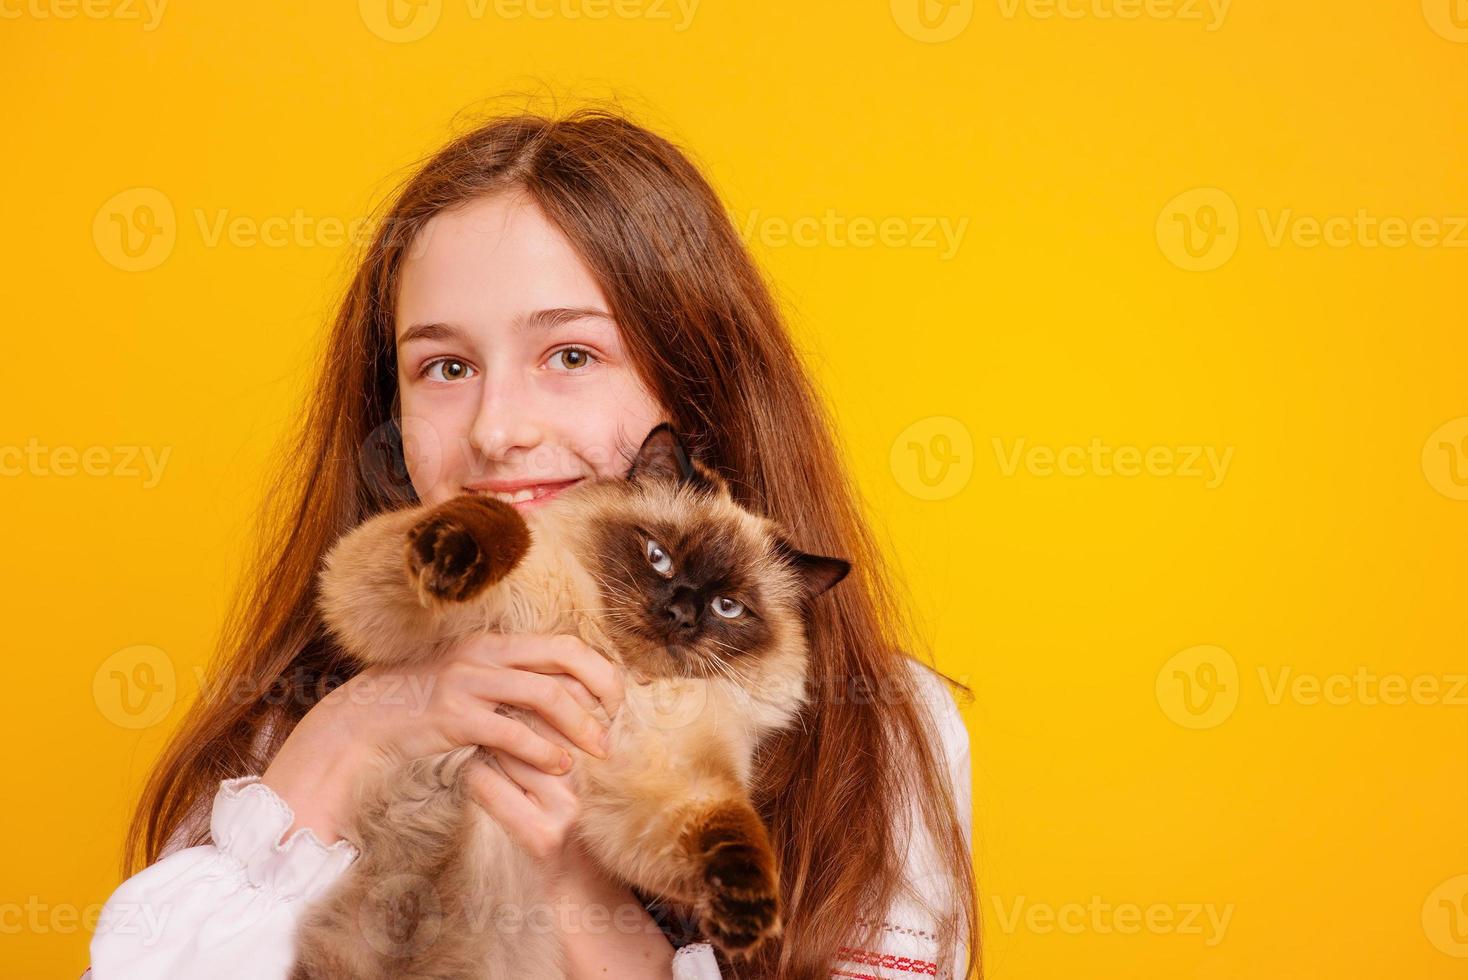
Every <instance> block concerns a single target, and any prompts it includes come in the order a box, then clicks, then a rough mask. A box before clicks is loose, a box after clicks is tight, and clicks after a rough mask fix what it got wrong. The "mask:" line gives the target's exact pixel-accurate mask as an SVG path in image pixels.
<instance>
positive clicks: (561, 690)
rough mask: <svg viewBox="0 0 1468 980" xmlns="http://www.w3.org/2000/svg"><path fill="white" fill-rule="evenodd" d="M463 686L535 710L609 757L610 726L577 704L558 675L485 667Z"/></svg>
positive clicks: (590, 749)
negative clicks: (606, 738) (604, 743)
mask: <svg viewBox="0 0 1468 980" xmlns="http://www.w3.org/2000/svg"><path fill="white" fill-rule="evenodd" d="M461 683H462V684H463V686H464V687H465V689H467V690H468V691H469V693H471V694H473V695H474V696H475V697H478V698H482V699H484V700H486V701H495V702H498V703H501V704H513V705H517V706H519V707H521V708H526V709H528V710H531V711H534V712H535V713H537V714H539V715H540V716H541V717H542V718H544V719H545V720H546V721H547V722H549V723H550V725H551V726H552V727H553V728H555V729H557V730H558V731H560V732H561V734H563V735H565V736H566V737H567V738H568V739H570V740H571V741H572V742H574V743H576V744H577V745H579V746H580V747H581V748H583V749H584V750H586V751H587V752H590V753H591V754H592V755H595V756H599V757H601V758H606V754H607V752H606V749H605V748H603V747H602V736H603V735H605V734H606V731H607V726H605V725H603V724H602V723H601V722H599V721H597V720H596V718H595V717H594V716H593V715H592V714H591V713H590V712H589V711H587V710H586V709H585V708H583V707H581V705H579V704H577V703H576V699H575V698H574V697H572V696H571V695H570V693H569V692H567V690H566V688H565V687H564V686H562V685H561V684H559V683H557V682H556V680H555V677H554V675H552V674H541V673H537V672H535V671H533V670H521V669H519V668H517V667H483V668H479V669H478V670H473V671H472V672H470V673H466V674H465V676H464V679H463V680H462V682H461Z"/></svg>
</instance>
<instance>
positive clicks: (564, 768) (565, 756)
mask: <svg viewBox="0 0 1468 980" xmlns="http://www.w3.org/2000/svg"><path fill="white" fill-rule="evenodd" d="M570 771H571V753H569V752H566V751H564V750H563V751H562V752H561V772H570Z"/></svg>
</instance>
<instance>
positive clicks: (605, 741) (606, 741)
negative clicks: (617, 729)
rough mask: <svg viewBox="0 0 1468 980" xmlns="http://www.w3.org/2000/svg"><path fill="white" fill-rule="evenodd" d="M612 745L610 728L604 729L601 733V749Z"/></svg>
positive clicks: (604, 750)
mask: <svg viewBox="0 0 1468 980" xmlns="http://www.w3.org/2000/svg"><path fill="white" fill-rule="evenodd" d="M611 747H612V730H611V729H610V728H608V729H606V730H605V731H603V732H602V733H601V750H602V751H603V752H606V751H607V750H609V749H610V748H611Z"/></svg>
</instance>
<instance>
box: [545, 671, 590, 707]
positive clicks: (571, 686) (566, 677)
mask: <svg viewBox="0 0 1468 980" xmlns="http://www.w3.org/2000/svg"><path fill="white" fill-rule="evenodd" d="M547 676H548V677H552V678H554V679H555V680H556V681H557V682H558V683H559V684H560V685H561V686H562V687H564V688H565V689H566V693H567V694H569V695H571V697H573V698H575V699H576V703H577V704H579V705H581V707H583V708H585V709H586V710H587V712H588V713H591V712H595V711H596V709H597V706H598V705H599V704H600V702H599V701H597V699H596V695H595V694H592V693H591V692H590V691H589V690H587V688H586V685H585V684H583V683H581V682H580V681H578V680H577V679H576V678H574V677H572V676H571V675H570V674H548V675H547Z"/></svg>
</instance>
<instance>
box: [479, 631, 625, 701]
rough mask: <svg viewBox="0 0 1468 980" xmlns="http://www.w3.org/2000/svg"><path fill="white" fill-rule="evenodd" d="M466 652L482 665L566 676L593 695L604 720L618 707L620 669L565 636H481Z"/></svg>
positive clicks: (579, 642)
mask: <svg viewBox="0 0 1468 980" xmlns="http://www.w3.org/2000/svg"><path fill="white" fill-rule="evenodd" d="M467 652H468V653H469V654H470V655H471V656H474V657H475V658H476V659H479V660H480V661H481V662H483V663H490V664H495V665H498V666H503V667H519V668H522V669H525V670H534V671H538V672H540V673H544V674H557V673H560V674H570V675H571V676H572V677H574V678H576V679H577V680H578V681H580V682H581V683H582V684H583V685H584V686H585V687H586V688H587V690H589V691H590V692H591V693H592V694H594V695H596V698H597V700H599V701H600V702H601V703H602V707H604V708H605V709H606V712H607V716H608V717H613V718H614V717H616V714H617V711H618V709H620V708H621V707H622V700H623V696H624V688H623V682H622V671H621V669H620V668H618V667H617V666H616V665H615V664H613V663H612V662H611V661H610V660H608V659H607V658H606V657H603V656H602V655H601V654H600V653H597V652H596V651H595V650H593V649H592V648H591V647H589V646H587V645H586V644H585V643H584V642H582V640H581V639H580V637H577V636H573V635H571V634H569V633H553V634H552V633H482V634H479V635H478V636H477V637H476V638H475V639H474V640H473V641H471V642H470V643H469V645H468V651H467Z"/></svg>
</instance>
